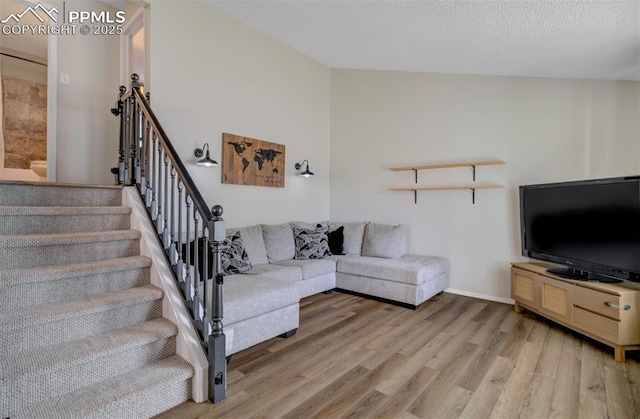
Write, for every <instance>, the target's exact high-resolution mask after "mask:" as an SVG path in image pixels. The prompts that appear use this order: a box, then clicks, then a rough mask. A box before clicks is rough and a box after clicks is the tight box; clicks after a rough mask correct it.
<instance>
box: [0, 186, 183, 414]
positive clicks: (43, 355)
mask: <svg viewBox="0 0 640 419" xmlns="http://www.w3.org/2000/svg"><path fill="white" fill-rule="evenodd" d="M121 197H122V189H120V188H117V187H86V186H73V185H55V184H28V183H18V182H0V419H4V418H11V419H17V418H73V417H82V418H94V417H95V418H97V417H101V418H104V417H110V418H141V417H150V416H153V415H155V414H157V413H160V412H163V411H165V410H167V409H169V408H170V407H172V406H175V405H177V404H179V403H181V402H183V401H185V400H187V399H189V398H190V395H191V376H192V374H193V369H192V367H191V366H190V365H189V364H188V363H187V362H186V361H185V360H184V359H182V358H181V357H179V356H178V355H176V350H175V349H176V335H177V328H176V326H175V325H174V324H173V323H171V322H170V321H168V320H166V319H164V318H162V297H163V292H162V290H160V289H159V288H157V287H156V286H154V285H151V284H150V266H151V262H150V260H149V259H148V258H146V257H143V256H140V251H139V240H140V232H139V231H136V230H130V229H129V226H130V223H129V217H130V209H129V208H126V207H122V206H121V202H122V198H121Z"/></svg>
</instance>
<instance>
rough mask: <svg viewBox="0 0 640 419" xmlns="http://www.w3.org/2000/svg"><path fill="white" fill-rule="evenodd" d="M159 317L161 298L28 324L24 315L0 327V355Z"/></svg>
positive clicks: (99, 332)
mask: <svg viewBox="0 0 640 419" xmlns="http://www.w3.org/2000/svg"><path fill="white" fill-rule="evenodd" d="M159 317H162V300H153V301H143V302H139V303H136V304H132V305H129V306H126V307H114V309H113V310H106V311H101V312H98V313H92V314H87V315H80V316H78V317H71V318H69V317H67V318H64V319H61V320H56V321H53V322H50V323H43V324H35V325H29V319H25V321H24V326H23V327H21V328H18V329H10V330H2V329H0V339H2V340H1V341H0V355H6V354H9V353H11V352H15V351H24V350H28V349H34V348H42V347H44V346H48V345H55V344H57V343H61V342H67V341H70V340H75V339H80V338H84V337H88V336H93V335H98V334H101V333H104V332H106V331H109V330H115V329H119V328H121V327H125V326H129V325H133V324H136V323H142V322H146V321H148V320H152V319H157V318H159Z"/></svg>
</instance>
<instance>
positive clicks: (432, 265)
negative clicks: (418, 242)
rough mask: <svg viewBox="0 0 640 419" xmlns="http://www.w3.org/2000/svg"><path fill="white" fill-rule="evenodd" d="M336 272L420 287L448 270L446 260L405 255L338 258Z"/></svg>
mask: <svg viewBox="0 0 640 419" xmlns="http://www.w3.org/2000/svg"><path fill="white" fill-rule="evenodd" d="M337 268H338V272H342V273H345V274H351V275H359V276H366V277H371V278H377V279H384V280H388V281H394V282H404V283H405V284H413V285H421V284H424V283H425V282H426V281H428V280H429V279H431V278H435V277H437V276H439V275H441V274H443V273H445V272H447V271H448V269H449V264H448V261H447V259H445V258H440V257H435V256H420V255H405V256H403V257H401V258H400V259H385V258H376V257H367V256H362V257H360V258H355V257H350V258H340V259H339V260H338V266H337Z"/></svg>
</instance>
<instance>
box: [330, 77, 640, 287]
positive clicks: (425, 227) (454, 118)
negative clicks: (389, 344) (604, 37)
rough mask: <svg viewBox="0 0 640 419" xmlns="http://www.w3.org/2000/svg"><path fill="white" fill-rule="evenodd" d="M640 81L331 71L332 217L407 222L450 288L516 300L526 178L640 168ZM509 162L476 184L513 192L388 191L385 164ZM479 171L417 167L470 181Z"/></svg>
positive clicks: (397, 177) (482, 172) (399, 175)
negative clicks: (438, 262)
mask: <svg viewBox="0 0 640 419" xmlns="http://www.w3.org/2000/svg"><path fill="white" fill-rule="evenodd" d="M639 100H640V83H636V82H606V81H590V80H560V79H537V78H515V77H514V78H510V77H487V76H462V75H441V74H418V73H400V72H382V71H360V70H338V69H334V70H332V71H331V185H330V186H331V208H330V213H331V219H332V220H336V221H338V220H342V221H351V220H361V219H366V220H370V221H375V222H382V223H393V224H399V223H402V224H407V225H409V227H410V244H409V250H410V252H412V253H418V254H430V255H439V256H445V257H447V258H449V259H450V262H451V283H450V287H451V288H452V289H456V290H460V291H462V292H465V293H470V294H477V295H484V296H491V297H498V298H499V299H503V298H508V297H509V296H510V282H509V263H510V262H512V261H515V260H522V256H520V233H519V208H518V185H521V184H531V183H542V182H552V181H566V180H574V179H582V178H588V177H606V176H616V175H624V174H638V173H640V125H639V123H638V115H639V114H640V106H639ZM483 159H503V160H505V161H506V162H507V165H506V166H488V167H479V168H478V169H477V182H478V183H482V182H486V183H493V182H496V183H501V184H503V185H505V186H506V188H505V189H495V190H486V191H482V190H479V191H476V204H475V205H472V204H471V193H470V192H469V191H438V192H418V204H417V205H414V203H413V194H412V192H392V191H388V189H387V188H389V187H393V186H411V185H412V184H414V178H413V173H412V172H391V171H389V170H388V169H389V167H393V166H408V165H414V164H430V163H445V162H456V161H465V160H483ZM470 182H471V169H470V168H458V169H441V170H429V171H421V172H419V183H420V184H421V185H447V184H453V185H456V184H468V183H470Z"/></svg>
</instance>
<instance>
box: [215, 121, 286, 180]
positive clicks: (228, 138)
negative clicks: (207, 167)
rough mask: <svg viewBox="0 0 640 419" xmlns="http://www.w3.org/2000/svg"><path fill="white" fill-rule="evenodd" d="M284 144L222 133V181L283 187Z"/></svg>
mask: <svg viewBox="0 0 640 419" xmlns="http://www.w3.org/2000/svg"><path fill="white" fill-rule="evenodd" d="M284 172H285V146H284V145H283V144H277V143H272V142H269V141H263V140H257V139H255V138H249V137H241V136H239V135H234V134H228V133H226V132H225V133H223V134H222V183H230V184H234V185H255V186H271V187H274V188H284Z"/></svg>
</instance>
